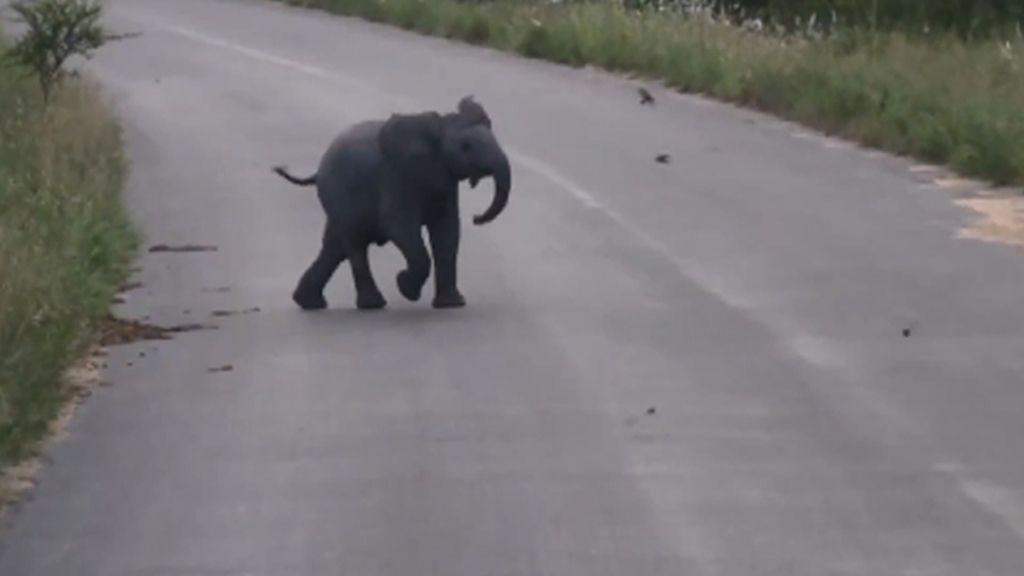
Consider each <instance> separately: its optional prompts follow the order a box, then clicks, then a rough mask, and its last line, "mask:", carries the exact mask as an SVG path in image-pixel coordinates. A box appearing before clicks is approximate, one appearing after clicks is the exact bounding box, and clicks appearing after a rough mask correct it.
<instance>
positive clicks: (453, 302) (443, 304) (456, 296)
mask: <svg viewBox="0 0 1024 576" xmlns="http://www.w3.org/2000/svg"><path fill="white" fill-rule="evenodd" d="M433 305H434V308H462V307H463V306H465V305H466V298H465V297H463V296H462V294H460V293H459V292H458V291H455V292H449V293H446V294H438V295H437V296H434V304H433Z"/></svg>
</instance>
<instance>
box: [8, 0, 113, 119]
mask: <svg viewBox="0 0 1024 576" xmlns="http://www.w3.org/2000/svg"><path fill="white" fill-rule="evenodd" d="M11 10H13V11H14V12H15V13H16V14H17V15H18V17H19V19H20V21H21V22H23V23H24V24H25V25H26V26H27V27H28V31H27V32H26V33H25V35H24V36H22V37H21V39H20V40H18V41H17V42H16V43H15V44H14V46H13V47H12V48H11V49H10V50H9V51H8V53H7V54H8V56H9V57H10V58H11V59H12V60H13V61H15V62H17V63H18V64H20V65H22V66H24V67H25V68H27V69H29V70H31V71H32V72H33V73H34V74H35V75H36V78H37V79H38V81H39V87H40V88H41V89H42V91H43V101H44V102H48V101H49V100H50V94H51V92H52V91H53V85H54V83H56V82H57V81H59V80H60V78H61V76H62V73H63V68H64V64H65V63H66V62H67V61H68V59H70V58H71V57H72V56H75V55H79V56H82V57H84V58H90V57H91V56H92V53H93V52H94V51H95V50H97V49H99V48H101V47H102V46H103V45H104V44H106V43H107V42H108V41H111V40H118V39H121V38H124V37H125V35H114V34H109V33H107V32H106V30H105V29H104V28H103V25H102V24H101V23H100V18H101V16H102V14H103V7H102V5H101V4H100V3H99V2H98V0H16V1H15V2H12V3H11Z"/></svg>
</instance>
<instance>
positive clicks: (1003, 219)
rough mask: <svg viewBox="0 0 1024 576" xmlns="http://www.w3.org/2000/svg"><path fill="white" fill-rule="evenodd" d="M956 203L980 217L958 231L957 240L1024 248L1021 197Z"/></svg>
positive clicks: (1023, 199) (992, 198) (969, 200)
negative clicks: (979, 241) (964, 239)
mask: <svg viewBox="0 0 1024 576" xmlns="http://www.w3.org/2000/svg"><path fill="white" fill-rule="evenodd" d="M956 204H957V206H960V207H963V208H969V209H971V210H974V211H975V212H977V213H978V214H979V218H977V219H976V220H975V221H974V222H973V223H972V224H971V225H970V226H968V227H966V228H963V229H961V230H960V231H959V232H957V238H968V239H971V240H981V241H984V242H997V243H1001V244H1010V245H1014V246H1024V197H1021V196H994V197H982V198H963V199H960V200H957V201H956Z"/></svg>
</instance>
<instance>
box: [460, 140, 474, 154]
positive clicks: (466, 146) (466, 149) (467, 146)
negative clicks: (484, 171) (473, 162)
mask: <svg viewBox="0 0 1024 576" xmlns="http://www.w3.org/2000/svg"><path fill="white" fill-rule="evenodd" d="M460 148H461V149H462V151H463V152H469V151H470V150H472V149H473V145H472V144H471V143H469V142H463V143H462V146H461V147H460Z"/></svg>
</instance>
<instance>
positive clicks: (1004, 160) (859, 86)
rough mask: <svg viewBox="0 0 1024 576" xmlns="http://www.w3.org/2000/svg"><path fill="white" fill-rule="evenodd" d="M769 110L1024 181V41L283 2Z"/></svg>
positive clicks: (692, 19)
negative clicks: (821, 33) (625, 75)
mask: <svg viewBox="0 0 1024 576" xmlns="http://www.w3.org/2000/svg"><path fill="white" fill-rule="evenodd" d="M280 1H283V2H285V3H287V4H291V5H294V6H304V7H311V8H320V9H324V10H329V11H333V12H336V13H340V14H345V15H350V16H358V17H362V18H365V19H368V20H371V21H376V22H384V23H391V24H395V25H398V26H400V27H402V28H406V29H410V30H416V31H419V32H421V33H427V34H434V35H439V36H444V37H448V38H454V39H460V40H463V41H466V42H470V43H475V44H486V45H490V46H492V47H496V48H500V49H504V50H510V51H515V52H518V53H520V54H523V55H525V56H529V57H534V58H543V59H546V60H551V61H555V62H560V63H565V64H570V65H582V64H593V65H596V66H600V67H602V68H605V69H608V70H612V71H623V72H633V73H637V74H639V75H641V76H644V77H648V78H657V79H661V80H664V81H665V82H666V83H667V84H668V85H670V86H672V87H675V88H677V89H680V90H683V91H688V92H698V93H703V94H706V95H709V96H712V97H715V98H718V99H721V100H725V101H728V102H733V103H737V104H740V105H745V106H749V107H753V108H757V109H760V110H763V111H766V112H769V113H772V114H775V115H777V116H780V117H783V118H787V119H789V120H793V121H796V122H799V123H802V124H805V125H808V126H812V127H815V128H817V129H820V130H822V131H823V132H826V133H829V134H833V135H838V136H842V137H845V138H848V139H850V140H853V141H857V142H859V143H861V144H864V145H867V146H870V147H874V148H879V149H883V150H887V151H890V152H894V153H897V154H902V155H907V156H911V157H916V158H919V159H921V160H925V161H928V162H933V163H937V164H944V165H947V166H949V167H951V168H953V169H955V170H956V171H958V172H960V173H962V174H964V175H967V176H974V177H978V178H983V179H986V180H989V181H990V182H992V183H994V184H997V185H1024V114H1021V113H1020V103H1021V102H1024V72H1022V69H1021V67H1022V66H1024V41H1022V40H1021V39H1020V38H1017V39H1016V40H1015V41H1011V42H997V41H985V42H974V43H964V42H962V41H960V40H957V39H956V38H955V37H954V36H952V35H940V36H932V37H909V36H905V35H901V34H897V33H891V34H869V33H866V32H861V31H856V30H848V31H843V32H840V33H837V34H832V35H830V36H829V37H821V36H819V35H815V34H813V33H805V34H798V35H793V34H789V35H780V34H773V33H767V32H764V31H757V32H755V31H752V30H750V29H747V28H744V27H740V26H735V25H730V24H727V23H724V22H721V21H717V20H715V19H713V18H711V17H709V16H708V15H707V14H706V13H698V14H690V15H688V16H682V15H669V14H657V13H649V14H636V13H630V12H627V11H625V10H623V9H622V8H621V7H619V6H618V3H614V2H591V3H580V4H573V3H544V4H540V3H536V2H530V1H526V0H519V1H515V0H476V1H472V2H470V1H466V0H463V1H458V0H430V1H424V0H280Z"/></svg>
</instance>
